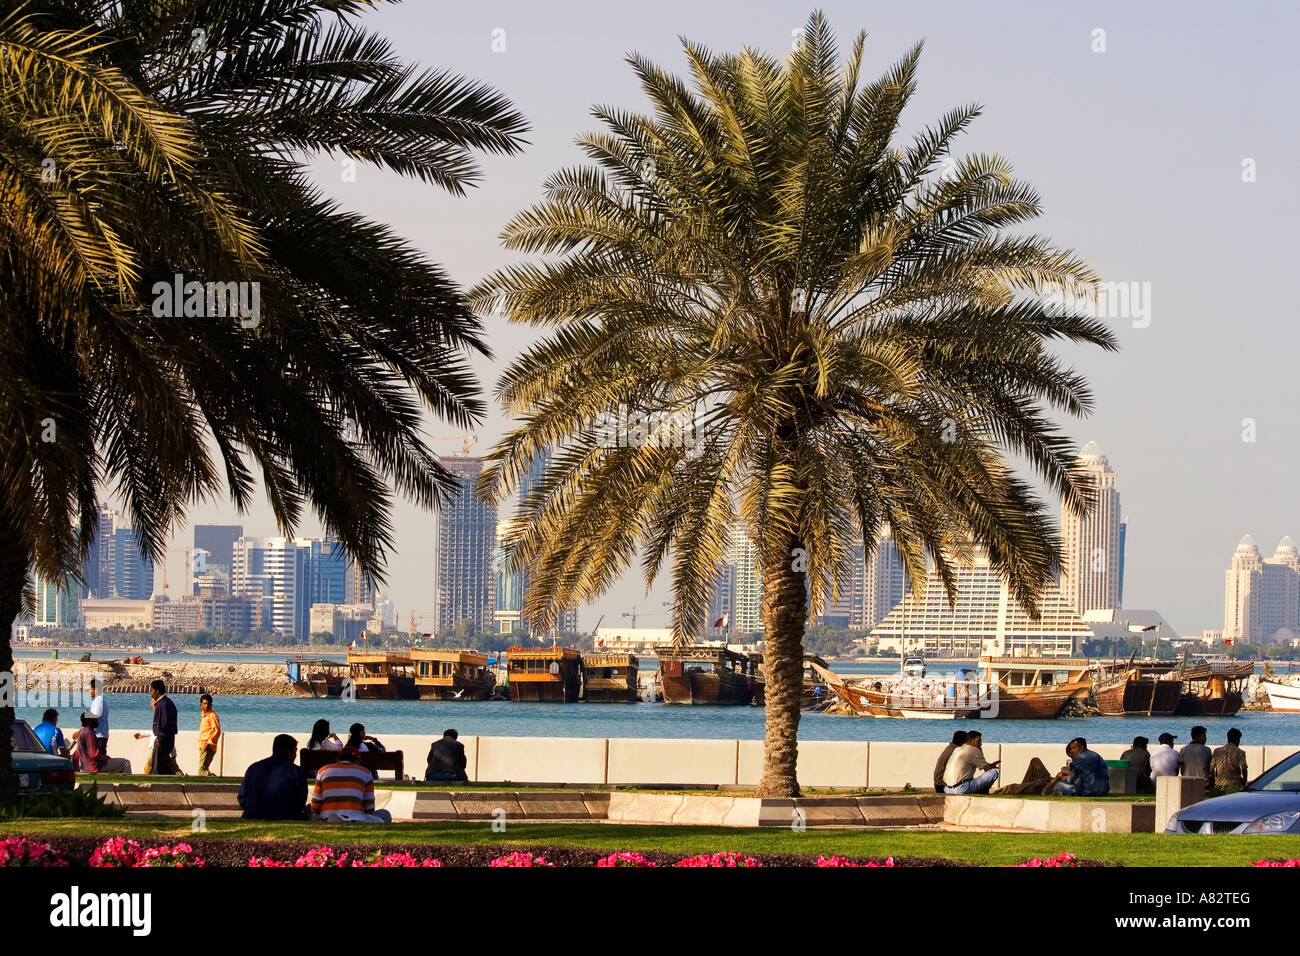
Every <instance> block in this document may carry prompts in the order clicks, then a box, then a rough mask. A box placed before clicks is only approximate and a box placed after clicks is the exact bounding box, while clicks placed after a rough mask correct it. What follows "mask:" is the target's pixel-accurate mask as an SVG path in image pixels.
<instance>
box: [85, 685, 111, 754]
mask: <svg viewBox="0 0 1300 956" xmlns="http://www.w3.org/2000/svg"><path fill="white" fill-rule="evenodd" d="M89 710H90V713H91V714H92V715H93V716H94V717H95V719H96V720H98V721H99V726H97V727H96V728H95V736H96V737H98V738H99V741H100V746H102V747H103V748H104V753H108V701H107V700H105V699H104V682H103V681H102V680H100V679H99V678H98V677H93V678H91V681H90V708H89Z"/></svg>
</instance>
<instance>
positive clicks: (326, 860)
mask: <svg viewBox="0 0 1300 956" xmlns="http://www.w3.org/2000/svg"><path fill="white" fill-rule="evenodd" d="M293 865H294V866H355V865H356V864H355V863H349V862H348V855H347V854H346V853H343V854H340V855H335V853H334V850H333V848H331V847H328V846H318V847H315V848H314V849H311V850H308V851H307V852H306V853H304V854H303V855H302V856H300V857H298V859H296V860H294V861H293Z"/></svg>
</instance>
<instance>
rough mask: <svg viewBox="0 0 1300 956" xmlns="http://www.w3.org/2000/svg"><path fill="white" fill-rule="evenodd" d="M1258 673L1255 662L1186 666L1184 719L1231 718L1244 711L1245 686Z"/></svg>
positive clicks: (1180, 712) (1178, 711) (1181, 703)
mask: <svg viewBox="0 0 1300 956" xmlns="http://www.w3.org/2000/svg"><path fill="white" fill-rule="evenodd" d="M1254 673H1255V662H1254V661H1209V662H1207V663H1204V664H1196V665H1193V666H1191V667H1185V668H1184V669H1183V670H1182V671H1181V673H1180V675H1179V676H1180V677H1181V678H1182V682H1183V693H1182V696H1181V697H1179V698H1178V706H1177V707H1176V708H1175V709H1174V713H1175V714H1177V715H1178V716H1180V717H1231V716H1232V715H1233V714H1235V713H1236V712H1237V711H1239V710H1241V705H1242V702H1243V700H1242V693H1241V691H1242V685H1243V684H1245V682H1246V681H1247V680H1249V679H1250V676H1251V675H1252V674H1254Z"/></svg>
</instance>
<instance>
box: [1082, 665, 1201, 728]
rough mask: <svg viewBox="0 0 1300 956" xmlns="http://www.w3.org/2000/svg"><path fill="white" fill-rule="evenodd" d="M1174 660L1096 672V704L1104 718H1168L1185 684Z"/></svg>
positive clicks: (1094, 691) (1094, 690) (1094, 695)
mask: <svg viewBox="0 0 1300 956" xmlns="http://www.w3.org/2000/svg"><path fill="white" fill-rule="evenodd" d="M1177 668H1178V664H1177V663H1176V662H1174V661H1136V662H1135V661H1134V659H1133V658H1132V657H1130V658H1129V661H1128V663H1127V664H1126V665H1123V666H1119V665H1117V664H1114V663H1112V664H1111V666H1110V667H1109V668H1108V669H1102V670H1099V671H1097V672H1095V673H1094V677H1093V685H1092V697H1093V701H1094V702H1095V703H1096V705H1097V709H1098V710H1099V711H1101V713H1102V715H1103V716H1105V717H1133V716H1146V717H1168V716H1171V715H1172V714H1173V712H1174V710H1175V708H1177V707H1178V699H1179V697H1181V696H1182V693H1183V683H1182V681H1181V680H1180V679H1179V678H1178V675H1177V674H1176V673H1175V671H1176V670H1177Z"/></svg>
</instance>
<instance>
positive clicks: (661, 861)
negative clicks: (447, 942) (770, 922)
mask: <svg viewBox="0 0 1300 956" xmlns="http://www.w3.org/2000/svg"><path fill="white" fill-rule="evenodd" d="M35 839H37V840H39V841H40V843H41V844H43V845H47V846H49V847H51V848H52V850H53V851H54V852H55V853H56V854H57V855H58V857H60V858H62V859H65V860H66V861H67V865H71V866H89V865H95V866H135V865H137V863H138V860H139V859H140V858H142V857H143V856H144V855H145V854H146V853H148V851H150V850H152V849H164V848H170V849H171V850H172V851H173V852H172V853H171V856H172V857H173V858H175V856H176V853H175V851H176V850H177V845H176V844H175V842H174V840H167V839H163V838H149V837H140V838H136V839H124V838H121V837H114V838H113V839H111V840H107V841H105V840H104V839H103V838H102V837H82V836H63V835H55V836H38V837H36V838H35ZM10 842H12V841H10ZM181 846H185V847H187V848H188V849H187V850H186V851H185V852H186V855H187V856H188V857H190V858H192V859H201V860H202V861H203V865H204V866H207V867H213V866H221V867H250V866H251V867H258V868H261V867H325V866H329V867H339V866H342V867H354V866H360V867H369V866H422V867H428V866H491V865H492V864H493V861H494V860H500V859H503V858H509V857H511V856H515V857H522V856H531V857H532V859H533V862H532V863H531V864H520V863H498V864H496V865H497V866H519V865H532V866H540V865H549V866H556V867H566V866H605V867H609V866H638V867H644V866H656V867H666V866H667V867H671V866H676V865H678V864H679V863H683V858H682V854H681V853H663V852H658V851H652V850H644V851H638V852H619V853H610V851H609V850H595V849H587V848H583V847H574V846H555V845H543V846H537V845H531V846H518V845H502V844H496V845H490V844H489V845H463V844H395V843H385V844H349V843H337V842H331V843H330V844H329V845H328V846H322V845H320V844H315V843H304V842H301V841H293V842H291V841H283V842H281V841H270V840H235V839H230V840H223V839H215V838H211V837H202V836H196V837H192V838H190V839H189V841H188V842H187V843H185V844H181ZM96 855H97V859H98V861H99V862H96V863H94V864H92V863H91V858H92V857H96ZM161 856H162V855H161V854H157V855H156V856H155V858H156V859H159V860H161ZM538 858H541V859H542V860H544V861H545V863H539V862H538ZM703 858H707V859H709V860H716V861H719V862H710V863H702V862H698V861H699V860H701V859H703ZM728 858H731V859H736V860H744V859H749V860H753V861H755V863H749V864H745V863H740V862H736V863H728V862H726V860H727V859H728ZM687 859H691V860H695V861H696V862H692V863H690V864H684V865H689V866H735V865H748V866H753V865H755V864H758V865H761V866H764V867H791V866H801V867H814V866H861V867H866V866H877V867H879V866H908V867H915V866H942V867H953V866H955V867H969V866H978V865H979V864H978V863H971V862H967V861H962V860H949V859H944V858H936V857H889V858H888V859H886V858H868V857H839V856H834V857H822V858H821V859H823V860H825V861H826V862H824V863H818V857H815V856H807V855H802V854H792V853H783V854H782V853H764V854H758V855H753V856H746V855H744V854H728V853H725V852H724V853H710V854H700V855H699V856H695V857H688V858H687ZM832 860H836V861H838V862H834V863H832V862H830V861H832ZM891 860H892V862H890V861H891ZM36 865H40V864H36ZM169 865H170V864H169ZM187 865H190V866H193V865H195V864H194V863H193V862H190V863H188V864H187Z"/></svg>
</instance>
